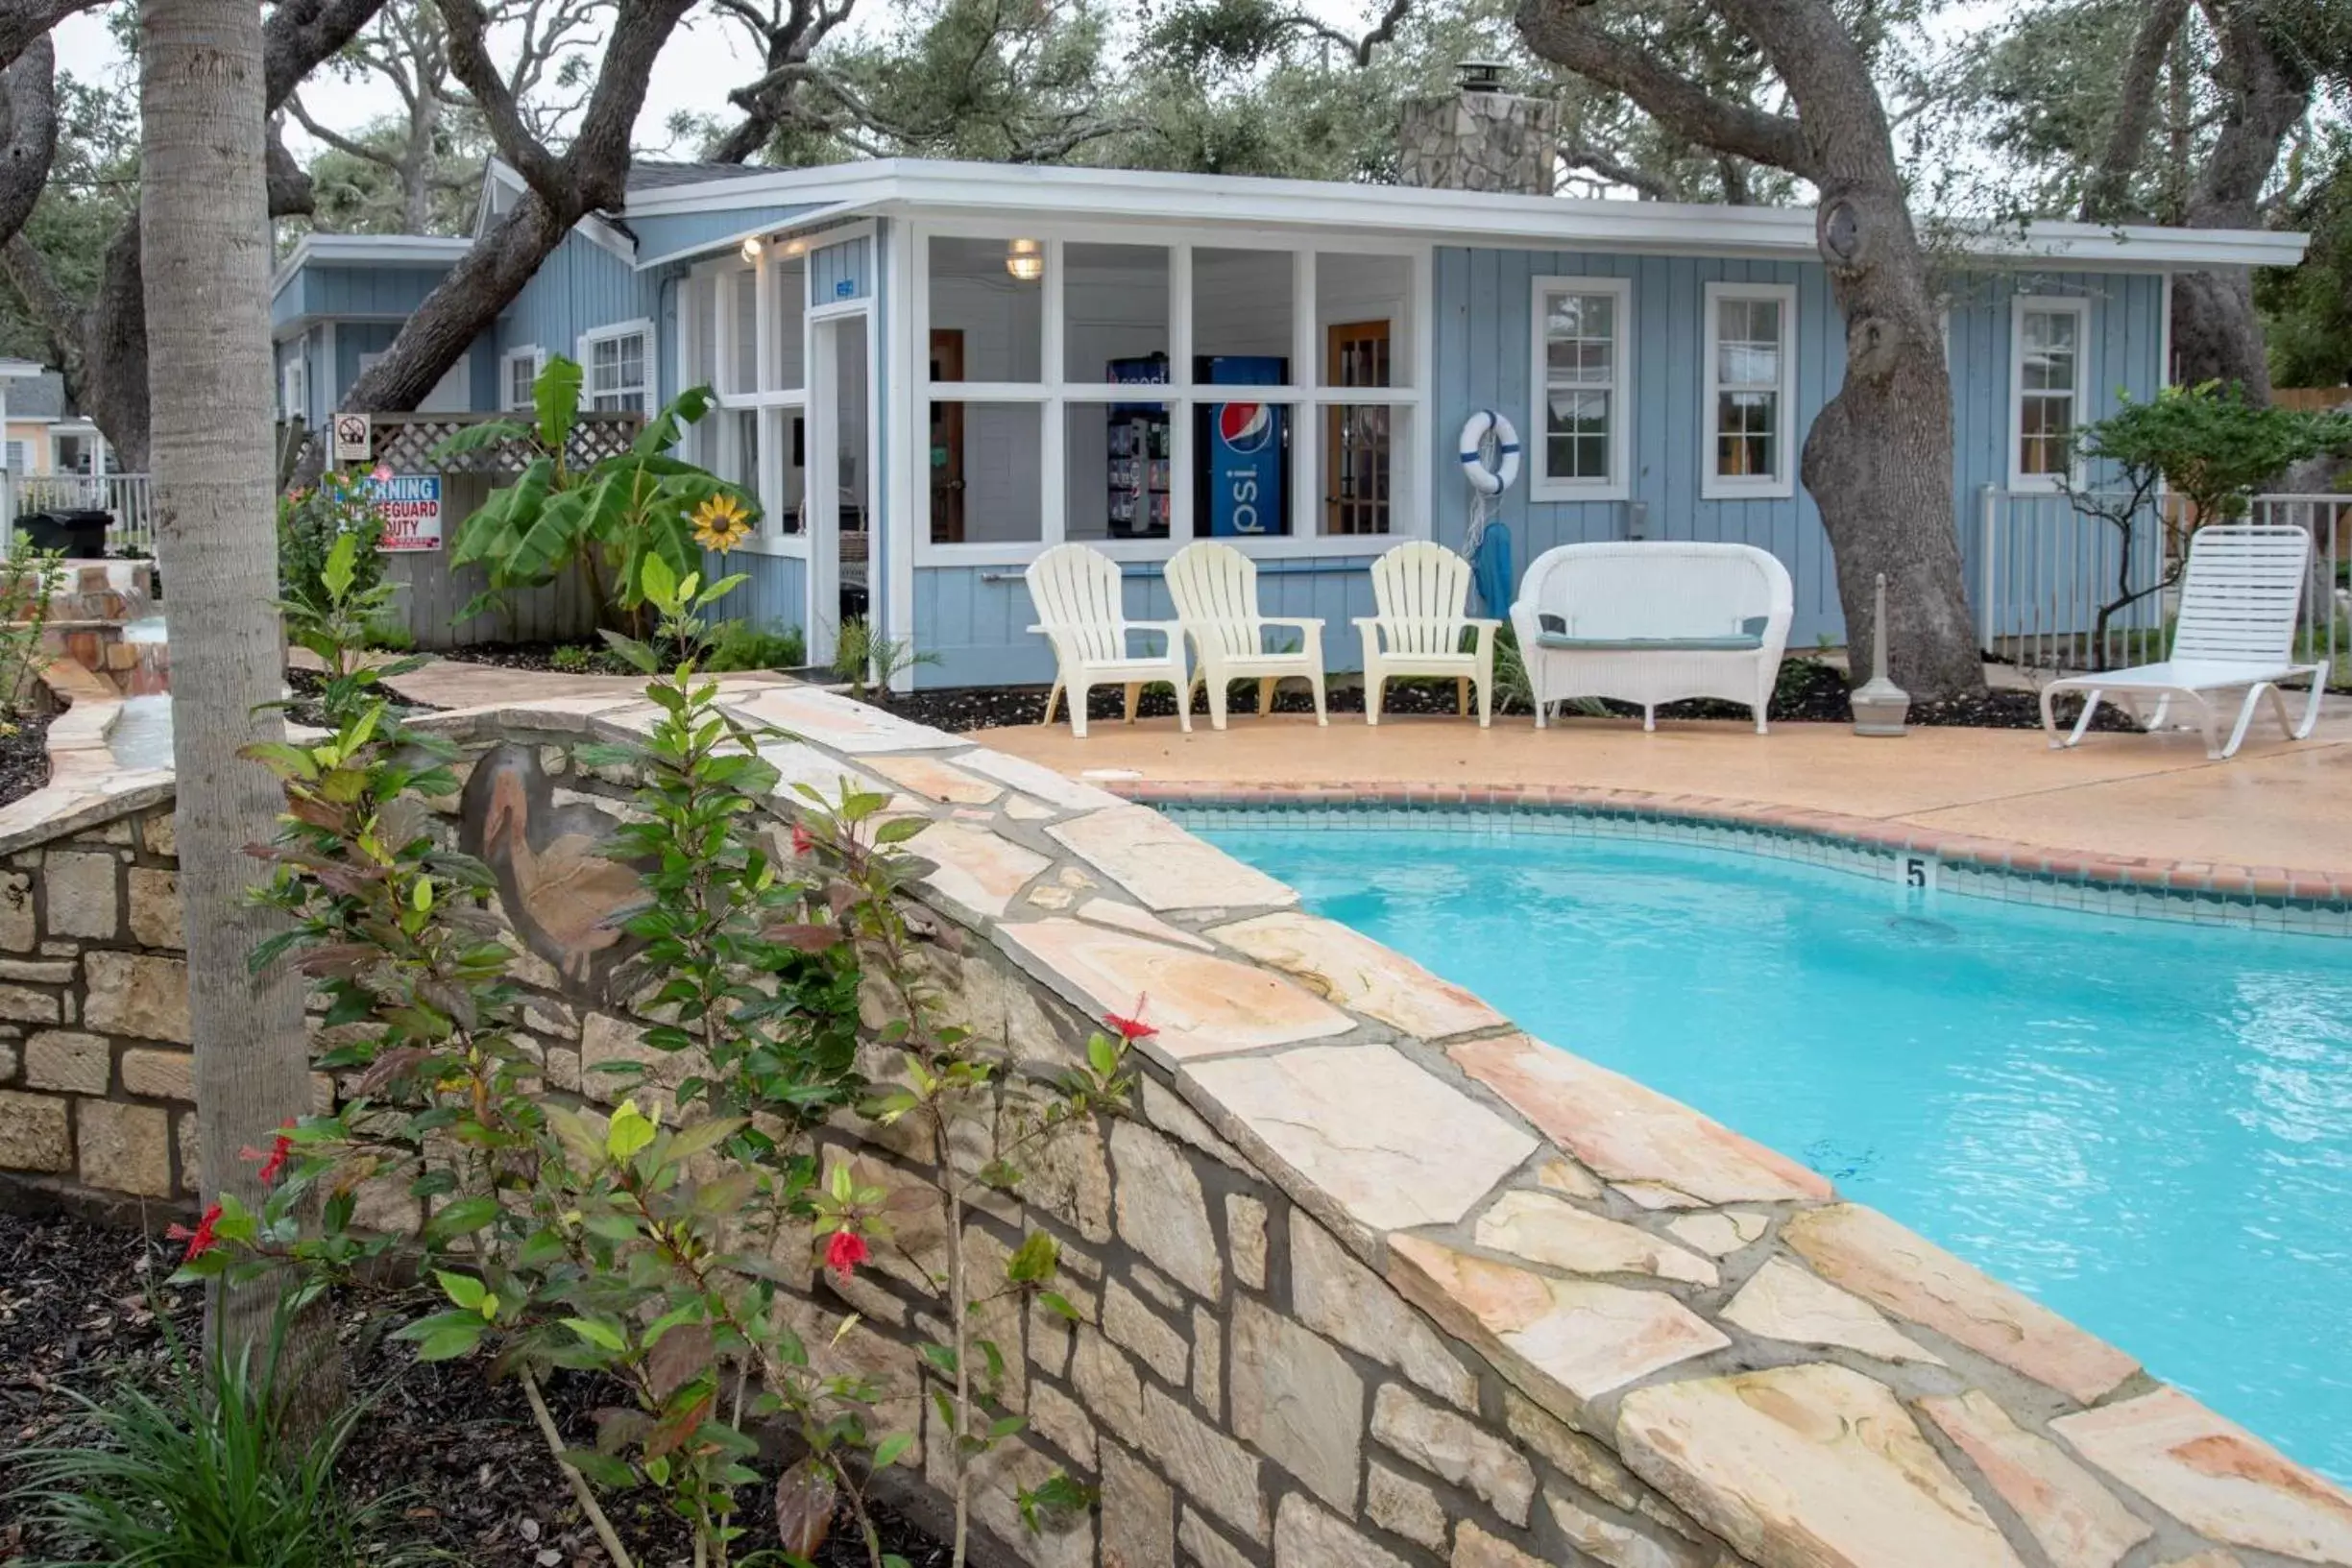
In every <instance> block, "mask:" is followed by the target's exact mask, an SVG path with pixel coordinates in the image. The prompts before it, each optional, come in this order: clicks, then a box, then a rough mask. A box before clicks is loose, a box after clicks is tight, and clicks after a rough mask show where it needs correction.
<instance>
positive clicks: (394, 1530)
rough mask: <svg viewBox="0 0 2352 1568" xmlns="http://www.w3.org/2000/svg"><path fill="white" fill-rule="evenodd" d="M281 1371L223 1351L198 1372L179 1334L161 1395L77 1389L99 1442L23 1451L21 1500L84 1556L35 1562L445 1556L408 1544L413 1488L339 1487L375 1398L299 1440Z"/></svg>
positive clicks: (306, 1564)
mask: <svg viewBox="0 0 2352 1568" xmlns="http://www.w3.org/2000/svg"><path fill="white" fill-rule="evenodd" d="M276 1368H277V1359H276V1355H275V1353H274V1352H271V1353H268V1354H265V1356H264V1359H263V1361H262V1363H261V1364H260V1365H259V1366H255V1364H254V1363H253V1362H252V1361H251V1360H250V1359H248V1358H245V1357H236V1358H231V1357H229V1356H227V1355H225V1354H220V1353H216V1354H215V1355H213V1356H212V1357H211V1358H210V1359H209V1361H208V1362H207V1363H206V1365H205V1366H204V1367H203V1368H202V1369H201V1370H199V1369H196V1368H192V1367H191V1366H189V1364H188V1357H187V1354H186V1352H185V1350H184V1348H183V1347H182V1344H181V1342H180V1340H179V1339H177V1338H176V1337H175V1338H174V1339H173V1340H172V1368H171V1370H172V1375H171V1376H170V1377H169V1378H168V1379H167V1380H166V1381H165V1383H164V1386H163V1387H162V1388H161V1389H160V1390H159V1391H158V1392H156V1393H150V1392H148V1391H147V1390H145V1389H143V1388H139V1387H130V1386H119V1387H116V1388H115V1389H114V1390H113V1392H112V1393H111V1394H110V1395H109V1397H108V1399H107V1401H106V1402H105V1403H104V1404H98V1403H95V1402H93V1401H90V1400H87V1399H83V1398H82V1396H80V1395H79V1394H76V1395H74V1397H75V1398H76V1399H77V1400H79V1401H80V1402H81V1404H82V1405H83V1406H84V1407H85V1410H86V1411H87V1412H88V1415H89V1420H90V1424H91V1425H92V1426H93V1427H95V1428H96V1439H97V1440H96V1441H94V1442H92V1443H90V1444H89V1445H87V1446H83V1447H52V1448H35V1449H30V1450H27V1451H25V1452H24V1453H22V1454H19V1455H18V1456H17V1466H18V1468H19V1470H20V1471H21V1473H22V1474H23V1476H24V1478H25V1479H24V1482H23V1484H21V1485H20V1486H19V1487H18V1488H17V1490H16V1491H15V1492H13V1493H12V1494H11V1497H12V1501H13V1502H14V1503H16V1504H17V1505H18V1506H19V1508H21V1510H22V1514H23V1518H24V1522H25V1523H26V1525H27V1526H28V1527H29V1532H30V1534H31V1536H32V1539H33V1540H34V1541H35V1542H36V1544H41V1545H43V1546H45V1547H46V1548H48V1549H50V1550H60V1551H65V1552H70V1553H72V1554H73V1556H70V1557H66V1558H62V1559H59V1560H56V1561H52V1562H49V1563H46V1564H44V1563H42V1562H39V1561H35V1562H32V1563H28V1564H27V1568H86V1565H89V1564H95V1563H111V1564H135V1565H137V1568H221V1565H222V1564H224V1563H235V1564H239V1565H242V1568H361V1565H363V1564H365V1565H369V1568H400V1565H403V1564H410V1563H424V1562H434V1561H441V1560H445V1559H443V1558H441V1557H440V1556H439V1555H438V1554H435V1553H431V1552H428V1551H426V1550H424V1548H421V1547H418V1546H416V1545H414V1544H407V1545H403V1544H401V1543H400V1540H399V1539H398V1537H399V1536H400V1532H401V1531H402V1529H403V1528H404V1527H403V1526H402V1523H401V1513H400V1508H401V1505H402V1504H403V1502H404V1501H406V1500H405V1499H404V1497H402V1496H401V1495H400V1494H398V1493H389V1494H386V1495H383V1496H379V1497H376V1498H374V1499H372V1500H370V1501H368V1502H366V1503H354V1502H352V1501H351V1500H349V1499H347V1498H346V1497H345V1496H344V1495H343V1494H342V1493H341V1492H340V1491H338V1489H337V1488H336V1485H335V1479H334V1469H335V1459H336V1457H337V1456H338V1455H339V1454H341V1452H342V1451H343V1447H344V1444H345V1443H346V1442H347V1441H349V1439H350V1437H351V1435H352V1432H353V1431H354V1430H355V1429H356V1428H357V1427H358V1425H359V1423H360V1422H361V1421H363V1420H365V1419H366V1418H367V1413H368V1404H367V1402H365V1401H357V1402H353V1403H351V1404H348V1405H346V1406H345V1407H344V1408H343V1409H342V1410H340V1411H337V1412H336V1413H335V1414H334V1415H333V1416H332V1417H331V1418H330V1419H329V1420H327V1423H326V1424H325V1425H324V1426H323V1427H322V1428H320V1429H319V1430H318V1432H317V1433H316V1435H313V1436H311V1437H310V1438H309V1439H308V1440H307V1441H296V1440H294V1439H292V1438H290V1437H289V1436H288V1435H287V1430H288V1423H287V1422H286V1421H285V1420H284V1418H283V1412H282V1411H281V1410H280V1408H279V1400H278V1398H277V1378H276ZM68 1391H69V1392H70V1390H68Z"/></svg>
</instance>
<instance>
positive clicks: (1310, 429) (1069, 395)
mask: <svg viewBox="0 0 2352 1568" xmlns="http://www.w3.org/2000/svg"><path fill="white" fill-rule="evenodd" d="M895 232H897V233H900V234H904V235H906V236H907V244H906V252H907V253H908V254H909V259H908V261H907V265H906V266H905V268H904V273H903V276H904V277H905V280H906V291H907V292H906V295H905V296H904V297H903V303H902V305H901V308H902V309H903V310H905V311H907V312H908V314H906V315H905V316H903V317H900V318H896V319H898V320H903V321H904V323H905V327H904V330H905V334H906V336H905V338H904V340H903V341H902V342H900V343H898V344H896V345H894V350H895V351H894V352H893V353H892V354H891V356H890V359H891V362H892V367H893V370H894V371H895V372H896V373H897V374H900V375H901V376H902V377H904V378H905V379H906V380H907V381H908V382H909V385H908V386H907V387H906V389H905V390H906V392H907V393H908V395H909V400H910V401H911V404H912V407H911V409H910V410H908V411H906V417H908V418H909V420H910V421H911V424H910V426H909V428H910V431H916V432H919V431H923V430H925V429H926V428H927V413H926V411H927V410H928V407H929V405H930V404H931V403H933V402H958V403H963V404H966V405H971V404H993V405H998V406H1003V405H1006V404H1033V405H1036V406H1037V408H1038V457H1037V461H1038V465H1039V467H1038V512H1039V521H1038V530H1037V537H1036V538H1034V539H1029V540H998V541H983V542H973V543H954V544H950V543H933V542H932V538H931V508H930V487H929V486H928V484H925V483H921V482H920V481H919V477H918V481H917V482H915V483H914V484H913V485H912V486H911V491H912V494H911V495H909V510H908V511H906V512H904V513H898V514H895V515H894V516H895V517H896V518H903V519H904V522H903V524H899V523H897V522H896V521H894V524H893V525H894V526H903V527H904V528H905V530H906V536H907V537H910V538H911V540H912V544H913V548H912V552H911V554H912V557H913V564H914V565H915V566H916V567H946V566H969V567H1005V566H1021V565H1024V564H1026V563H1027V562H1029V561H1031V560H1033V559H1035V558H1036V556H1038V555H1039V554H1040V553H1042V552H1043V551H1044V550H1046V549H1048V548H1050V547H1051V546H1053V545H1055V544H1058V543H1064V542H1065V541H1066V539H1067V537H1068V519H1067V505H1066V501H1067V497H1066V495H1065V494H1064V492H1065V481H1066V477H1067V473H1066V470H1067V467H1068V465H1067V462H1066V451H1065V437H1066V434H1067V427H1068V426H1067V422H1068V418H1069V412H1070V410H1071V409H1072V408H1074V407H1076V408H1086V407H1092V406H1096V405H1103V406H1107V405H1109V404H1110V403H1113V402H1119V401H1127V402H1158V403H1165V404H1167V405H1168V408H1169V436H1170V456H1169V465H1170V473H1169V478H1170V484H1169V492H1170V495H1169V512H1170V527H1169V537H1168V538H1166V539H1088V540H1086V541H1085V543H1087V544H1089V545H1091V546H1092V547H1094V548H1096V549H1099V550H1101V551H1103V554H1105V555H1108V556H1110V557H1111V558H1113V559H1114V560H1119V561H1137V562H1155V561H1164V560H1166V559H1167V558H1168V557H1169V556H1171V555H1173V554H1175V553H1176V550H1178V549H1180V548H1182V547H1183V546H1184V545H1185V544H1186V543H1190V542H1191V541H1192V539H1193V538H1194V537H1195V535H1194V534H1193V511H1194V496H1193V494H1192V492H1193V484H1192V476H1193V469H1194V466H1195V453H1194V450H1193V428H1192V426H1193V419H1192V410H1193V408H1195V407H1196V406H1198V405H1200V404H1202V403H1212V402H1214V403H1223V402H1227V401H1239V400H1241V399H1238V398H1233V397H1232V396H1231V393H1230V391H1229V390H1228V389H1225V388H1223V387H1219V386H1215V385H1211V384H1207V383H1196V382H1195V381H1194V380H1193V378H1192V362H1193V357H1194V351H1195V340H1194V330H1193V328H1194V314H1195V312H1194V305H1195V301H1194V300H1193V297H1192V275H1193V253H1194V251H1195V250H1196V248H1205V249H1215V250H1227V249H1242V250H1252V251H1268V252H1276V253H1289V254H1290V256H1291V257H1292V294H1291V299H1292V311H1291V344H1290V351H1289V353H1288V354H1287V355H1286V356H1285V357H1286V358H1288V359H1289V361H1290V366H1291V371H1290V375H1291V378H1290V380H1289V381H1288V382H1287V383H1285V384H1283V385H1280V386H1255V387H1251V388H1250V389H1249V391H1250V394H1251V396H1250V398H1249V399H1248V400H1249V401H1254V402H1261V403H1267V404H1271V405H1275V406H1279V407H1282V408H1285V409H1287V410H1289V411H1290V413H1289V427H1290V432H1291V445H1290V470H1289V483H1290V521H1291V528H1292V531H1291V532H1290V533H1288V534H1268V535H1239V536H1224V537H1225V542H1226V543H1233V544H1236V545H1239V546H1241V547H1243V548H1245V549H1246V550H1247V551H1248V552H1249V554H1251V555H1253V556H1255V557H1258V558H1259V559H1262V560H1272V559H1289V558H1300V557H1314V558H1321V557H1336V558H1347V557H1355V558H1369V557H1371V556H1376V555H1378V554H1380V553H1381V552H1382V551H1384V550H1386V549H1388V548H1389V547H1390V546H1391V545H1393V544H1396V543H1402V542H1404V541H1406V540H1412V539H1427V538H1429V537H1431V532H1432V519H1433V513H1434V508H1433V491H1432V486H1433V483H1434V473H1433V469H1434V465H1433V464H1432V462H1431V454H1432V453H1434V452H1435V451H1436V450H1437V449H1438V448H1437V446H1435V443H1434V438H1433V435H1432V432H1431V431H1430V430H1429V428H1428V425H1427V420H1428V418H1429V409H1430V406H1431V401H1432V397H1431V394H1432V388H1431V386H1430V382H1431V380H1432V377H1433V370H1432V364H1433V357H1432V356H1433V346H1434V341H1435V340H1434V331H1433V328H1432V326H1431V324H1430V322H1429V319H1428V318H1429V315H1430V303H1429V302H1430V300H1431V290H1430V284H1431V273H1430V257H1429V248H1428V246H1427V245H1425V244H1422V243H1420V242H1418V241H1415V240H1411V239H1395V240H1392V241H1388V242H1385V243H1381V244H1376V245H1365V244H1356V245H1351V246H1349V247H1347V248H1346V254H1348V255H1351V256H1361V255H1386V256H1393V257H1394V258H1395V259H1396V260H1398V261H1400V262H1403V263H1404V264H1405V267H1406V277H1407V285H1406V298H1404V300H1403V301H1402V309H1403V311H1404V313H1405V317H1406V319H1405V320H1404V321H1403V322H1402V323H1398V324H1396V325H1397V326H1401V327H1402V328H1403V330H1402V331H1401V332H1398V333H1397V334H1396V335H1395V339H1394V342H1395V343H1396V344H1400V345H1409V348H1408V349H1407V350H1406V351H1405V352H1403V353H1394V352H1393V360H1392V363H1393V366H1394V374H1397V375H1400V376H1402V377H1403V378H1404V380H1405V381H1406V382H1407V384H1406V385H1402V386H1391V387H1386V388H1363V387H1327V386H1324V385H1322V384H1321V383H1322V381H1323V379H1324V376H1323V374H1322V371H1321V366H1322V360H1323V349H1324V344H1323V336H1324V326H1325V325H1326V324H1325V323H1324V321H1323V320H1322V311H1321V304H1320V300H1319V296H1318V293H1317V290H1316V288H1315V274H1316V264H1315V260H1316V254H1317V253H1318V251H1319V250H1331V249H1333V247H1332V246H1331V242H1330V238H1329V236H1326V235H1318V234H1311V233H1306V232H1303V231H1299V230H1296V229H1290V230H1266V229H1258V230H1252V231H1251V232H1250V233H1249V235H1248V236H1247V237H1246V238H1245V237H1242V236H1237V235H1233V234H1230V233H1227V232H1225V231H1224V230H1220V229H1199V228H1186V227H1178V226H1171V225H1135V226H1122V227H1121V228H1120V229H1118V230H1117V231H1116V232H1115V233H1106V232H1105V231H1104V230H1103V229H1100V228H1098V227H1096V226H1091V225H1083V224H1072V223H1067V222H1054V221H1050V220H1038V219H1024V218H1014V217H1006V216H1003V215H990V216H975V217H972V218H966V219H958V220H954V221H941V222H936V223H909V224H907V225H905V226H903V227H902V228H900V229H896V230H895ZM934 238H944V239H978V240H990V241H995V240H1004V241H1010V240H1013V239H1034V240H1037V241H1039V242H1040V244H1041V245H1042V246H1043V248H1044V256H1045V265H1046V272H1045V277H1046V279H1047V283H1048V286H1046V287H1045V289H1044V291H1043V300H1042V305H1041V309H1040V341H1039V348H1038V354H1039V369H1040V374H1039V379H1037V380H1035V381H1018V382H1008V381H938V382H934V381H933V380H931V379H930V377H929V375H928V374H926V372H927V369H928V366H929V362H930V344H931V292H932V291H931V242H932V240H933V239H934ZM1072 242H1077V243H1081V244H1104V243H1109V244H1119V245H1138V246H1164V247H1166V248H1167V250H1168V252H1169V277H1170V284H1169V323H1168V333H1169V336H1168V358H1169V376H1170V379H1169V380H1168V381H1167V382H1166V383H1164V384H1162V383H1152V384H1151V385H1150V391H1149V392H1148V393H1146V392H1144V391H1142V390H1141V389H1140V388H1138V389H1137V390H1135V391H1133V392H1131V393H1130V394H1129V395H1128V396H1127V397H1125V398H1121V397H1119V396H1117V395H1116V393H1115V389H1116V388H1117V387H1118V385H1119V383H1114V382H1107V381H1101V380H1073V379H1071V378H1070V376H1069V374H1068V365H1067V362H1066V355H1065V354H1064V352H1063V349H1064V317H1065V300H1064V294H1063V290H1062V287H1061V284H1060V280H1061V279H1062V278H1064V277H1066V276H1067V268H1066V265H1065V248H1066V246H1067V245H1068V244H1070V243H1072ZM1196 242H1199V245H1198V247H1197V246H1196ZM1335 320H1336V318H1335ZM1362 405H1382V406H1386V407H1388V408H1389V409H1391V410H1392V413H1391V415H1390V419H1391V426H1390V434H1389V442H1390V462H1391V465H1392V467H1391V470H1390V492H1389V495H1390V499H1389V520H1390V529H1391V531H1390V532H1388V533H1386V534H1324V533H1322V532H1321V528H1322V525H1323V516H1322V514H1323V496H1322V495H1321V486H1322V482H1323V472H1322V451H1321V447H1322V445H1323V434H1324V432H1323V427H1322V426H1323V420H1322V415H1323V411H1324V410H1326V409H1328V408H1331V407H1335V406H1362ZM909 439H912V436H911V435H910V438H909Z"/></svg>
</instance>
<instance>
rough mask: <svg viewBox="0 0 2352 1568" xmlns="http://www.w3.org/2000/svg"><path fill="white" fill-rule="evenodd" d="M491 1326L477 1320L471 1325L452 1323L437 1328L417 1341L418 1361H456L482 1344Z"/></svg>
mask: <svg viewBox="0 0 2352 1568" xmlns="http://www.w3.org/2000/svg"><path fill="white" fill-rule="evenodd" d="M489 1328H490V1325H489V1324H487V1323H485V1322H483V1321H481V1319H479V1318H476V1319H474V1320H473V1322H471V1323H450V1324H449V1325H447V1326H445V1327H442V1328H437V1329H435V1330H433V1332H432V1333H430V1334H428V1335H426V1336H425V1337H424V1339H420V1340H419V1341H417V1360H419V1361H421V1362H446V1361H454V1360H455V1359H456V1358H458V1357H459V1356H463V1355H466V1354H467V1353H469V1352H470V1351H472V1350H473V1347H474V1346H475V1345H478V1344H480V1343H481V1342H482V1336H483V1335H484V1334H485V1333H487V1332H488V1331H489Z"/></svg>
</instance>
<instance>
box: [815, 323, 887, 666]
mask: <svg viewBox="0 0 2352 1568" xmlns="http://www.w3.org/2000/svg"><path fill="white" fill-rule="evenodd" d="M810 326H811V328H812V332H813V334H814V337H813V343H812V347H813V349H814V353H813V356H812V362H811V364H810V367H809V370H810V379H809V409H808V420H809V426H808V440H807V457H808V469H807V471H806V474H805V479H804V482H805V483H806V485H807V496H808V503H807V506H806V509H805V513H806V516H807V518H808V530H809V532H808V543H809V567H808V576H809V609H808V616H807V620H806V622H805V624H806V625H807V627H808V634H809V659H810V662H811V663H827V662H829V661H830V660H831V659H832V658H833V654H834V648H835V646H836V644H837V637H838V634H839V630H840V624H841V597H842V595H841V590H842V586H843V584H844V583H846V584H848V585H850V586H851V587H852V588H860V589H864V590H866V591H867V601H868V612H867V613H868V614H869V615H870V614H871V596H872V578H871V575H870V570H871V567H872V566H873V561H872V545H873V543H874V535H873V531H872V530H873V520H874V513H873V507H872V505H871V499H870V497H871V494H872V487H871V483H870V480H871V475H870V474H868V472H867V471H866V470H867V438H868V432H869V431H870V430H871V429H872V427H873V374H872V367H871V365H870V363H869V361H868V357H867V356H868V352H869V348H868V345H869V343H870V341H871V334H870V332H869V331H868V323H867V317H866V313H865V312H864V311H862V310H859V311H853V312H849V313H847V314H843V315H838V316H831V317H826V318H822V319H820V320H817V321H814V322H812V323H811V324H810ZM845 519H846V521H847V522H848V525H849V526H848V528H847V529H845V528H844V521H845Z"/></svg>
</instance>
